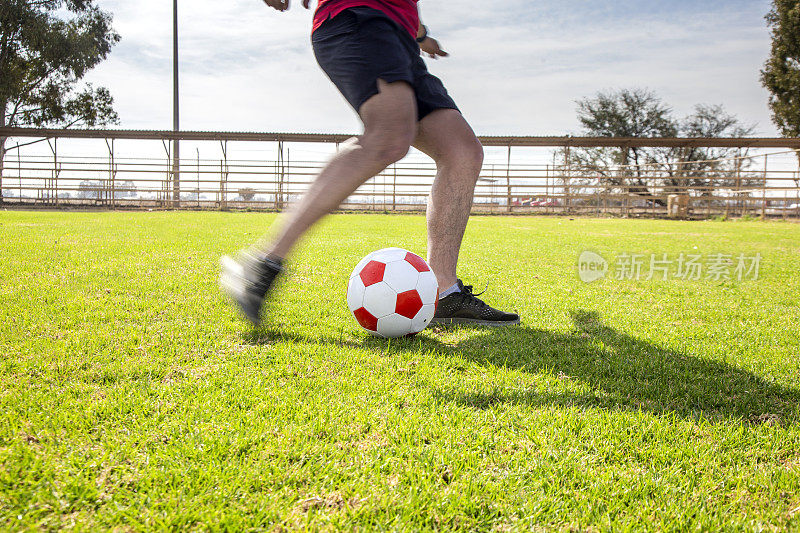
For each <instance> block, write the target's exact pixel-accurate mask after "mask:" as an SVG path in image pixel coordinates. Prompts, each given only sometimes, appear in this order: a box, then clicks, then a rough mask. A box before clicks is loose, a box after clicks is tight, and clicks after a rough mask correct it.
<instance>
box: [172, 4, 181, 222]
mask: <svg viewBox="0 0 800 533" xmlns="http://www.w3.org/2000/svg"><path fill="white" fill-rule="evenodd" d="M178 87H179V85H178V0H172V130H173V131H175V132H178V131H180V129H181V119H180V92H179V90H178ZM180 200H181V144H180V141H179V140H178V138H177V137H175V138H174V139H173V140H172V203H173V206H174V207H178V206H179V205H180Z"/></svg>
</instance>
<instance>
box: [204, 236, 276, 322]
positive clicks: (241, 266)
mask: <svg viewBox="0 0 800 533" xmlns="http://www.w3.org/2000/svg"><path fill="white" fill-rule="evenodd" d="M220 266H221V273H220V276H219V286H220V288H221V289H222V291H223V292H224V293H225V294H227V295H228V296H229V297H230V298H231V300H233V303H234V304H235V305H236V307H237V308H238V309H239V311H241V312H242V314H243V315H244V316H245V318H247V320H249V321H250V322H251V323H252V324H253V325H254V326H258V325H260V324H261V308H262V307H263V305H264V300H265V299H266V296H267V293H268V292H269V290H270V288H271V287H272V285H273V283H275V279H276V278H277V277H278V275H280V274H281V273H282V272H283V266H282V264H281V263H279V262H277V261H272V260H270V259H266V258H264V257H258V256H256V255H254V254H253V253H251V252H249V251H242V252H240V253H239V254H238V255H237V256H236V259H234V258H233V257H230V256H227V255H226V256H224V257H223V258H222V259H221V260H220Z"/></svg>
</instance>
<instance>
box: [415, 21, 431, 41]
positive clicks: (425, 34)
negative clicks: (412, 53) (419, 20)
mask: <svg viewBox="0 0 800 533" xmlns="http://www.w3.org/2000/svg"><path fill="white" fill-rule="evenodd" d="M427 38H428V27H427V26H426V25H425V24H423V25H422V36H421V37H417V42H418V43H422V42H423V41H424V40H425V39H427Z"/></svg>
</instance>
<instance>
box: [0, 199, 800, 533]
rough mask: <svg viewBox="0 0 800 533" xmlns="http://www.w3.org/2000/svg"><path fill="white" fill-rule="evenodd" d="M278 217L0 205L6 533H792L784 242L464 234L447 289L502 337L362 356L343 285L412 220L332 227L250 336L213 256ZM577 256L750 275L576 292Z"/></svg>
mask: <svg viewBox="0 0 800 533" xmlns="http://www.w3.org/2000/svg"><path fill="white" fill-rule="evenodd" d="M274 220H275V217H274V215H267V214H243V213H237V214H228V213H185V212H175V213H163V212H160V213H159V212H154V213H130V212H123V213H74V212H72V213H64V212H52V213H51V212H33V213H29V212H0V237H1V238H2V246H3V257H4V259H5V260H4V261H0V391H2V393H0V412H2V413H3V417H2V421H3V423H2V424H0V530H4V531H6V530H8V531H42V530H44V531H55V530H62V529H76V530H84V531H106V530H109V531H114V530H119V531H128V530H130V531H149V530H170V531H175V530H178V531H296V530H300V531H373V530H384V531H386V530H389V531H430V530H437V531H455V530H458V531H487V532H489V531H648V530H649V531H797V530H798V529H799V528H800V513H798V510H797V509H798V507H799V506H800V499H799V496H798V495H800V391H799V390H798V379H797V377H798V375H800V362H799V361H800V360H799V359H798V357H797V354H798V353H799V352H800V336H798V335H797V323H798V319H800V308H798V301H800V285H799V284H798V276H797V272H798V271H800V247H799V245H798V243H800V226H798V225H796V224H778V223H762V222H741V223H736V224H730V223H714V222H674V221H652V220H591V219H576V220H575V221H570V220H568V219H565V218H555V217H554V218H530V217H507V218H502V217H500V218H498V217H489V216H486V217H476V218H473V219H472V220H471V221H470V226H469V228H468V231H467V238H466V241H465V242H464V247H463V250H462V253H461V267H460V274H461V276H462V277H463V278H464V279H465V280H466V281H467V282H469V283H474V284H475V285H478V286H481V287H482V286H484V284H485V283H486V282H487V281H490V282H491V283H490V286H489V290H488V291H487V293H486V295H485V296H484V297H485V298H486V299H487V301H489V302H490V303H492V304H495V305H498V306H502V307H504V308H516V309H518V310H519V311H520V313H521V315H522V318H523V325H522V326H521V327H518V328H511V329H470V328H456V329H450V328H442V329H432V330H427V331H425V332H423V333H422V334H420V335H418V336H417V337H415V338H411V339H400V340H393V341H384V340H380V339H374V338H371V337H369V336H368V335H367V334H365V333H364V332H363V331H362V330H361V329H360V328H359V327H358V325H357V324H356V322H355V320H353V318H352V316H351V315H350V313H349V311H348V309H347V305H346V302H345V287H346V284H347V278H348V276H349V274H350V271H351V270H352V268H353V266H354V265H355V264H356V263H357V262H358V260H359V259H361V257H363V256H364V255H366V254H367V253H369V252H371V251H373V250H376V249H378V248H381V247H385V246H402V247H405V248H409V249H411V250H413V251H416V252H420V253H424V250H425V242H426V240H425V219H424V218H423V217H420V216H410V215H409V216H382V215H363V214H361V215H336V216H333V217H331V218H329V219H327V220H326V221H325V222H323V223H322V224H321V225H319V226H317V227H316V228H315V230H314V232H313V233H312V234H310V235H309V236H308V238H307V239H306V240H305V241H304V244H303V246H302V248H301V249H299V250H298V251H297V253H296V254H295V255H294V256H293V257H292V262H291V267H290V271H291V272H290V275H289V276H288V277H287V278H286V279H285V280H284V282H283V283H282V284H281V286H280V287H279V291H278V292H277V293H276V294H275V298H274V299H273V300H272V302H271V303H270V306H269V310H268V315H269V323H268V326H267V327H265V328H264V329H259V330H251V329H250V328H249V327H248V326H246V325H245V324H244V323H243V322H242V321H241V320H240V319H238V318H237V317H236V316H235V314H234V313H233V311H232V309H231V308H230V306H229V305H228V303H227V302H226V300H225V299H224V298H223V297H222V295H221V294H220V292H219V289H218V288H217V282H216V273H217V268H218V267H217V265H218V260H219V257H220V255H222V254H227V253H231V252H234V251H235V250H237V249H238V248H239V247H241V246H242V245H243V244H245V243H249V242H252V241H253V240H254V239H255V238H256V235H257V233H258V232H259V231H261V228H264V227H267V226H268V225H269V224H271V223H272V222H273V221H274ZM586 249H592V250H594V251H596V252H597V253H599V254H601V255H603V256H605V257H606V258H607V259H609V260H611V259H612V258H613V257H614V256H615V254H620V253H622V252H628V253H641V254H662V253H668V254H671V255H675V254H679V253H682V252H683V253H697V254H713V253H718V252H722V253H730V254H739V253H743V254H747V255H748V256H753V255H755V254H756V253H760V254H761V255H762V256H763V262H762V271H761V277H760V279H758V280H746V281H742V282H738V281H710V280H702V281H677V280H675V281H667V282H663V281H657V280H652V281H640V282H635V281H626V282H622V281H615V280H612V279H606V280H603V281H598V282H596V283H593V284H591V285H586V284H584V283H582V282H580V281H579V280H578V276H577V273H576V261H577V257H578V255H579V254H580V253H581V252H582V251H583V250H586ZM648 257H649V255H648Z"/></svg>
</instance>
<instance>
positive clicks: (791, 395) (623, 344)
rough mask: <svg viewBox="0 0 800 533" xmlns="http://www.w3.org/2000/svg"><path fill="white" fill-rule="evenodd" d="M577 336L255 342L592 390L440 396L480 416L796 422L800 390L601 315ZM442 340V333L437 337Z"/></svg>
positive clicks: (277, 336)
mask: <svg viewBox="0 0 800 533" xmlns="http://www.w3.org/2000/svg"><path fill="white" fill-rule="evenodd" d="M572 320H573V324H574V329H573V330H572V331H571V332H569V333H557V332H552V331H545V330H539V329H533V328H527V327H524V326H521V327H512V328H469V329H470V332H471V333H472V334H471V335H469V337H468V338H466V339H464V340H462V341H460V342H458V343H457V344H455V345H453V344H444V343H442V342H440V341H439V340H437V339H436V338H434V337H432V336H431V335H430V334H426V335H420V336H417V337H413V338H409V339H397V340H392V341H387V340H385V339H378V338H374V337H364V338H357V339H353V338H347V337H346V336H345V335H344V334H343V335H342V336H341V337H339V338H333V337H325V336H317V337H305V336H300V335H296V334H293V333H291V332H288V331H278V330H267V329H262V330H255V331H252V332H250V333H247V334H245V335H244V339H243V340H244V341H245V342H247V343H249V344H272V343H277V342H297V343H309V342H310V343H319V344H326V345H338V346H343V347H350V348H357V349H367V350H381V351H387V352H397V351H412V350H413V351H416V352H419V351H426V352H432V353H435V354H439V355H442V356H459V357H462V358H464V359H466V360H468V361H472V362H475V363H477V364H480V365H492V366H499V367H506V368H510V369H515V370H520V371H524V372H530V373H537V374H538V373H543V372H545V373H550V374H553V375H556V376H558V377H559V378H561V379H566V380H575V381H577V382H579V383H582V384H586V385H588V386H589V387H590V388H591V389H592V392H577V391H576V392H569V391H567V392H563V393H561V392H553V393H541V392H538V391H519V392H504V391H502V390H495V391H492V392H483V391H465V390H464V388H463V387H459V386H457V385H456V386H453V387H450V388H444V389H438V390H436V391H435V396H436V397H437V398H438V399H439V400H441V401H444V402H455V403H457V404H461V405H465V406H469V407H472V408H477V409H487V408H491V407H493V406H495V405H497V404H500V403H511V404H526V405H535V406H541V405H564V406H573V405H574V406H586V407H598V408H605V409H633V410H639V409H641V410H643V411H649V412H653V413H657V414H665V413H675V414H676V415H679V416H682V417H686V418H692V419H697V418H701V417H702V418H707V419H711V420H713V419H736V420H742V421H743V422H745V423H752V424H776V423H778V424H786V423H791V422H794V421H795V420H796V418H797V406H798V405H800V391H798V390H796V389H792V388H787V387H784V386H780V385H777V384H774V383H770V382H768V381H766V380H764V379H763V378H761V377H759V376H757V375H755V374H753V373H751V372H747V371H745V370H742V369H740V368H737V367H736V366H733V365H730V364H727V363H724V362H719V361H712V360H708V359H703V358H700V357H697V356H693V355H690V354H687V353H681V352H676V351H673V350H669V349H666V348H664V347H661V346H658V345H656V344H653V343H651V342H647V341H643V340H641V339H637V338H635V337H632V336H630V335H627V334H625V333H622V332H619V331H617V330H615V329H613V328H611V327H609V326H607V325H605V324H603V322H602V320H601V318H600V316H599V315H598V314H597V313H594V312H587V311H576V312H574V313H573V314H572ZM434 334H435V332H434Z"/></svg>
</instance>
